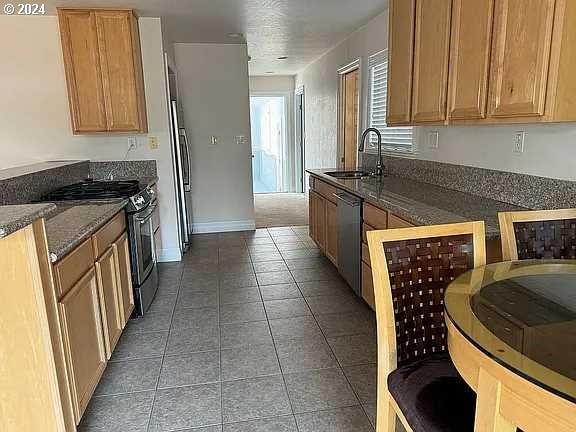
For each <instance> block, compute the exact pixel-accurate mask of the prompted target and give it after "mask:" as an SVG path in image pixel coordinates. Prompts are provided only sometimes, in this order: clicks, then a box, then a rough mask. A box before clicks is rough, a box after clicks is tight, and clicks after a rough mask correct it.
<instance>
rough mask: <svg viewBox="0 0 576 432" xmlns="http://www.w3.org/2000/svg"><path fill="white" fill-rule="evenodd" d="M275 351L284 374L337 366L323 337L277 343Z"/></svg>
mask: <svg viewBox="0 0 576 432" xmlns="http://www.w3.org/2000/svg"><path fill="white" fill-rule="evenodd" d="M276 350H277V351H278V359H279V360H280V365H281V366H282V372H284V373H290V372H297V371H303V370H309V369H324V368H330V367H337V366H338V362H337V361H336V358H335V357H334V354H332V350H331V349H330V347H329V346H328V344H327V343H326V342H325V340H324V338H323V337H313V338H305V339H292V340H282V341H277V342H276Z"/></svg>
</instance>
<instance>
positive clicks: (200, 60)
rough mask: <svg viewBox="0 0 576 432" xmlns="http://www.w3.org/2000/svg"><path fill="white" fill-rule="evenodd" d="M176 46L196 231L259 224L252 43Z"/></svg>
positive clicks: (246, 226)
mask: <svg viewBox="0 0 576 432" xmlns="http://www.w3.org/2000/svg"><path fill="white" fill-rule="evenodd" d="M174 51H175V55H176V67H177V69H178V87H179V95H180V103H181V105H182V108H183V117H184V123H185V126H186V130H187V132H188V137H189V141H190V144H191V154H190V156H191V159H192V200H193V202H192V214H193V216H192V219H193V226H194V230H195V231H196V232H215V231H227V230H230V231H234V230H246V229H253V228H254V197H253V194H252V162H251V149H250V102H249V94H248V53H247V49H246V46H245V45H219V44H182V43H177V44H175V45H174ZM212 135H214V136H216V137H217V139H218V144H217V145H211V141H210V137H211V136H212ZM238 135H243V136H245V137H246V140H245V143H244V144H237V143H236V142H235V139H234V137H235V136H238Z"/></svg>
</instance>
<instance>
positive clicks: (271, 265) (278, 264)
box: [254, 261, 288, 273]
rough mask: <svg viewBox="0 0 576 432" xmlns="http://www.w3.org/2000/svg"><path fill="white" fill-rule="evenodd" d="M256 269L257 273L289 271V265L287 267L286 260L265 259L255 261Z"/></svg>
mask: <svg viewBox="0 0 576 432" xmlns="http://www.w3.org/2000/svg"><path fill="white" fill-rule="evenodd" d="M254 271H255V272H256V273H268V272H277V271H288V267H286V264H285V263H284V261H264V262H257V263H254Z"/></svg>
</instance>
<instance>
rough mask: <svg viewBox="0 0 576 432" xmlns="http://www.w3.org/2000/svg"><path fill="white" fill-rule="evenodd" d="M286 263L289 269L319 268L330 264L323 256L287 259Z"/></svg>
mask: <svg viewBox="0 0 576 432" xmlns="http://www.w3.org/2000/svg"><path fill="white" fill-rule="evenodd" d="M286 265H287V266H288V268H289V269H290V270H299V269H311V268H321V267H326V266H329V265H332V263H331V262H330V261H328V259H327V258H325V257H315V258H311V257H308V258H295V259H287V260H286Z"/></svg>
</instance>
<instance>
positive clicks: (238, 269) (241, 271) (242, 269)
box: [215, 262, 254, 276]
mask: <svg viewBox="0 0 576 432" xmlns="http://www.w3.org/2000/svg"><path fill="white" fill-rule="evenodd" d="M215 273H218V274H220V275H235V276H239V275H251V274H254V268H253V267H252V263H249V262H241V263H233V264H227V265H221V266H219V268H218V270H217V271H215Z"/></svg>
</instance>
